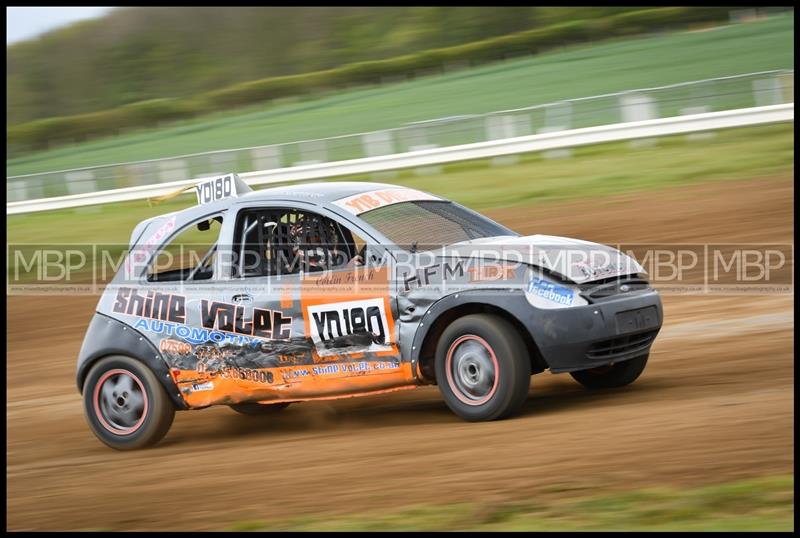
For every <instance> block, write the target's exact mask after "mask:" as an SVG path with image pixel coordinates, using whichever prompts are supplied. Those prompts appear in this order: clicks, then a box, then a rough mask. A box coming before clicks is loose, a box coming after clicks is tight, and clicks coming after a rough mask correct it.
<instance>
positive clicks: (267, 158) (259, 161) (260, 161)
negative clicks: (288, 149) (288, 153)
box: [250, 145, 281, 170]
mask: <svg viewBox="0 0 800 538" xmlns="http://www.w3.org/2000/svg"><path fill="white" fill-rule="evenodd" d="M250 153H251V155H252V158H253V164H254V165H255V167H256V169H257V170H272V169H273V168H280V167H281V146H280V145H275V146H264V147H262V148H253V149H252V150H251V151H250Z"/></svg>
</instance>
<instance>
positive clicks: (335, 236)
mask: <svg viewBox="0 0 800 538" xmlns="http://www.w3.org/2000/svg"><path fill="white" fill-rule="evenodd" d="M351 228H352V226H348V223H344V222H342V221H341V220H338V219H336V218H335V216H332V215H330V214H323V212H321V211H312V210H311V209H306V208H302V209H299V208H296V207H291V206H288V205H271V206H264V207H251V208H244V209H242V210H240V211H239V212H238V215H237V219H236V230H235V240H234V244H233V250H234V253H235V256H234V257H235V258H237V260H238V261H237V264H238V265H237V267H236V268H235V269H234V271H233V274H234V275H235V278H234V281H233V282H235V284H234V285H233V286H231V290H232V291H231V292H230V294H231V297H230V300H231V301H232V302H237V301H238V302H244V303H247V304H248V305H250V308H249V309H244V311H246V312H250V313H251V316H252V317H249V318H245V319H244V321H243V323H245V324H247V323H253V324H254V329H253V330H254V333H255V331H256V330H258V329H264V323H263V322H261V321H259V320H265V319H269V320H272V326H271V327H267V328H266V330H269V329H271V330H272V333H271V335H270V337H268V338H265V339H264V341H263V343H262V344H261V345H260V353H261V354H260V355H259V356H257V357H256V356H254V357H253V358H254V360H255V362H256V364H255V365H254V366H256V367H259V368H268V369H270V371H272V372H273V376H274V379H275V382H274V383H275V384H274V387H275V389H276V390H277V391H278V392H280V397H281V399H284V400H287V399H288V400H291V399H308V398H316V397H336V396H342V395H351V394H356V393H365V392H374V391H380V390H386V389H391V388H396V387H398V386H407V385H409V383H410V382H411V380H412V376H411V375H410V369H409V368H408V367H407V366H404V365H403V364H402V363H401V361H400V353H399V348H398V345H397V330H396V322H395V319H396V310H395V306H394V302H393V301H392V300H391V293H390V283H389V275H390V273H389V271H390V267H389V264H388V263H387V262H386V257H380V256H374V255H371V254H372V252H373V250H372V248H371V247H374V246H373V245H369V244H367V242H366V241H364V240H363V239H361V238H360V237H359V236H358V234H357V233H354V232H353V230H352V229H351ZM359 255H361V257H359ZM234 289H235V291H233V290H234ZM243 290H246V293H245V292H244V291H243ZM265 312H266V313H265ZM263 334H267V333H263Z"/></svg>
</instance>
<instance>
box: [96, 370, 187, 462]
mask: <svg viewBox="0 0 800 538" xmlns="http://www.w3.org/2000/svg"><path fill="white" fill-rule="evenodd" d="M83 410H84V415H85V416H86V421H87V422H88V423H89V426H90V427H91V429H92V431H93V432H94V434H95V435H96V436H97V438H98V439H100V440H101V441H102V442H104V443H105V444H107V445H108V446H110V447H111V448H115V449H117V450H134V449H137V448H143V447H146V446H150V445H154V444H156V443H157V442H158V441H160V440H161V439H162V438H163V437H164V436H165V435H166V434H167V431H169V428H170V426H171V425H172V420H173V419H174V418H175V406H174V405H173V404H172V402H171V401H170V399H169V396H168V395H167V393H166V391H164V388H163V387H162V386H161V384H160V383H159V382H158V379H156V376H155V374H154V373H153V372H152V371H151V370H150V369H149V368H148V367H147V366H145V365H144V364H142V363H141V362H139V361H137V360H135V359H132V358H130V357H125V356H122V355H115V356H110V357H105V358H103V359H100V360H99V361H98V362H97V363H96V364H95V365H94V366H92V368H91V370H89V373H88V374H87V376H86V380H85V381H84V383H83Z"/></svg>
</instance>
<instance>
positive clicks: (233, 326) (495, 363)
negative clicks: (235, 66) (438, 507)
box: [77, 174, 662, 449]
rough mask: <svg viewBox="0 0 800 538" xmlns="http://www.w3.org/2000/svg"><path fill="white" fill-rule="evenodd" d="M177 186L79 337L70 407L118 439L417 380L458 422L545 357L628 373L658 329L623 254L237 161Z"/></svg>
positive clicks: (604, 377)
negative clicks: (206, 411) (180, 194)
mask: <svg viewBox="0 0 800 538" xmlns="http://www.w3.org/2000/svg"><path fill="white" fill-rule="evenodd" d="M195 189H196V194H197V198H198V201H199V204H198V205H197V206H194V207H191V208H189V209H185V210H182V211H178V212H174V213H169V214H166V215H162V216H159V217H155V218H152V219H148V220H145V221H143V222H141V223H140V224H139V225H137V226H136V228H135V229H134V231H133V234H132V235H131V239H130V244H129V248H128V253H127V256H126V258H125V261H124V264H123V266H121V267H120V269H119V271H118V272H117V273H116V274H115V276H114V278H113V280H112V281H111V282H110V283H109V284H108V286H107V287H106V289H105V290H104V293H103V295H102V297H101V298H100V301H99V303H98V305H97V309H96V310H97V311H96V313H95V315H94V317H93V319H92V321H91V323H90V325H89V328H88V330H87V333H86V336H85V339H84V342H83V346H82V348H81V350H80V355H79V358H78V364H77V384H78V389H79V390H80V391H81V393H82V395H83V402H84V411H85V416H86V419H87V421H88V423H89V425H90V427H91V429H92V430H93V432H94V433H95V434H96V436H97V437H98V438H99V439H100V440H101V441H103V442H104V443H106V444H107V445H109V446H111V447H113V448H116V449H135V448H139V447H144V446H147V445H152V444H154V443H156V442H158V441H159V440H160V439H161V438H163V436H164V435H165V434H166V433H167V431H168V430H169V428H170V426H171V424H172V421H173V418H174V415H175V411H176V410H186V409H200V408H205V407H208V406H211V405H228V406H230V407H231V408H232V409H234V410H235V411H238V412H240V413H244V414H248V415H259V414H270V413H274V412H276V411H278V410H280V409H284V408H285V407H286V406H288V405H289V404H290V403H294V402H301V401H308V400H319V399H332V398H343V397H350V396H361V395H369V394H377V393H382V392H387V391H393V390H399V389H408V388H414V387H417V386H420V385H426V384H435V385H438V387H439V390H440V392H441V394H442V397H443V399H444V401H445V402H446V404H447V406H448V407H449V408H450V409H451V410H452V411H453V412H454V413H455V414H457V415H458V416H460V417H462V418H463V419H466V420H468V421H484V420H494V419H500V418H503V417H507V416H510V415H512V414H514V413H515V412H517V411H518V410H519V409H520V407H521V406H522V404H523V403H524V402H525V400H526V397H527V395H528V391H529V387H530V377H531V375H532V374H537V373H540V372H544V371H545V370H550V371H551V372H553V373H559V372H569V373H570V374H571V375H572V377H574V378H575V379H576V380H577V381H578V382H579V383H581V384H583V385H585V386H586V387H589V388H602V387H619V386H622V385H626V384H628V383H631V382H633V381H634V380H635V379H636V378H637V377H638V376H639V375H640V374H641V373H642V371H643V370H644V368H645V365H646V364H647V360H648V356H649V351H650V347H651V345H652V343H653V341H654V339H655V337H656V335H657V333H658V331H659V329H660V327H661V324H662V307H661V300H660V297H659V295H658V293H657V292H656V291H655V290H654V289H652V288H651V287H650V286H649V284H648V282H647V280H646V275H645V272H644V269H643V268H642V267H641V266H640V265H639V264H638V263H637V262H636V261H635V260H634V259H633V258H632V257H629V256H627V255H625V254H623V253H621V252H619V251H618V250H616V249H613V248H610V247H607V246H603V245H599V244H596V243H589V242H585V241H578V240H574V239H566V238H562V237H553V236H543V235H532V236H525V237H523V236H520V235H519V234H517V233H515V232H514V231H512V230H510V229H508V228H506V227H504V226H502V225H500V224H498V223H496V222H494V221H492V220H490V219H488V218H486V217H484V216H482V215H480V214H478V213H476V212H474V211H471V210H469V209H467V208H465V207H463V206H461V205H459V204H457V203H455V202H452V201H449V200H446V199H443V198H440V197H438V196H434V195H432V194H429V193H426V192H422V191H419V190H415V189H410V188H404V187H398V186H394V185H387V184H376V183H362V182H338V183H336V182H332V183H320V184H302V185H296V186H286V187H277V188H269V189H264V190H259V191H253V190H252V189H250V188H249V187H248V186H247V185H246V184H245V183H244V182H242V181H241V180H240V179H239V178H238V177H237V176H236V175H235V174H231V175H227V176H223V177H220V178H215V179H212V180H209V181H206V182H203V183H201V184H199V185H197V186H196V187H195Z"/></svg>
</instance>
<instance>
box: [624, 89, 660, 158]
mask: <svg viewBox="0 0 800 538" xmlns="http://www.w3.org/2000/svg"><path fill="white" fill-rule="evenodd" d="M619 101H620V107H621V112H622V121H624V122H629V121H645V120H653V119H656V118H658V110H657V108H656V105H655V101H654V100H653V98H652V97H650V96H649V95H644V94H641V93H625V94H622V95H621V96H620V98H619ZM629 144H630V147H632V148H645V147H651V146H654V145H655V144H656V140H655V138H642V139H636V140H631V141H630V142H629Z"/></svg>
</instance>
